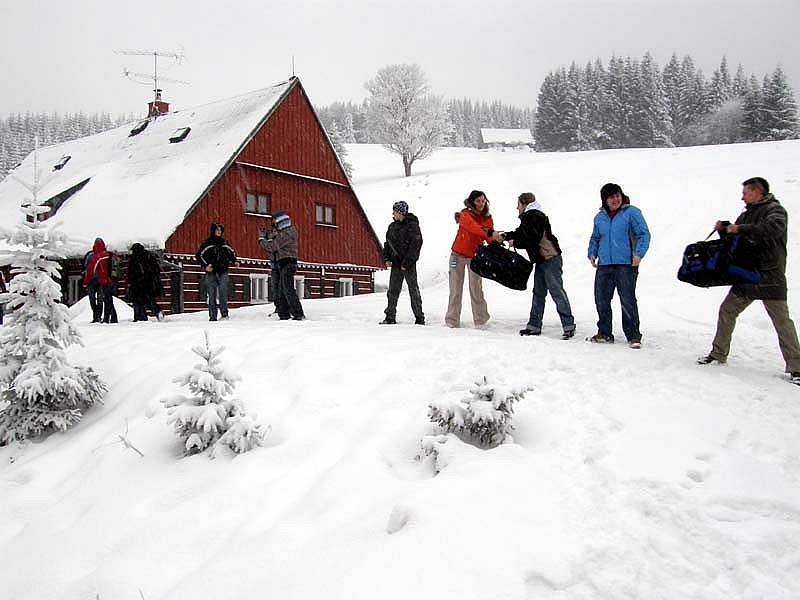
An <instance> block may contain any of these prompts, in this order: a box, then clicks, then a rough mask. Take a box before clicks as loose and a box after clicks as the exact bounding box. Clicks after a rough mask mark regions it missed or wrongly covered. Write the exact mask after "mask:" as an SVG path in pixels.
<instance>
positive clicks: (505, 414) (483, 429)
mask: <svg viewBox="0 0 800 600" xmlns="http://www.w3.org/2000/svg"><path fill="white" fill-rule="evenodd" d="M469 391H470V394H471V395H470V396H468V397H466V398H462V399H461V400H460V401H458V402H453V401H452V400H446V399H445V400H437V401H434V402H431V403H430V405H429V407H428V416H429V417H430V419H431V421H432V422H434V423H436V424H437V425H439V426H440V427H442V429H444V430H445V431H447V432H451V433H455V434H458V435H460V436H466V437H467V438H469V439H471V440H473V441H475V442H477V443H478V444H480V445H481V446H484V447H489V446H496V445H498V444H502V443H503V442H505V441H508V440H509V439H510V437H511V431H512V430H513V429H514V426H513V424H512V419H513V416H514V403H515V402H518V401H519V400H521V399H522V398H523V397H524V395H525V393H526V392H527V391H528V389H526V388H510V387H507V386H505V385H502V384H499V383H494V382H490V381H488V380H487V378H486V377H484V378H483V381H479V382H476V383H475V385H473V386H472V387H471V388H470V390H469Z"/></svg>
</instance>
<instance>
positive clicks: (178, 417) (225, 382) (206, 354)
mask: <svg viewBox="0 0 800 600" xmlns="http://www.w3.org/2000/svg"><path fill="white" fill-rule="evenodd" d="M204 339H205V344H204V345H203V346H195V347H194V348H192V352H194V353H195V354H197V355H198V356H199V357H200V358H202V359H203V362H202V363H199V364H196V365H195V366H194V367H192V368H191V369H190V370H189V371H188V372H187V373H185V374H184V375H181V376H179V377H176V378H175V379H173V381H174V382H175V383H179V384H181V385H182V386H186V387H187V388H189V392H190V394H189V395H184V394H178V395H176V396H172V397H170V398H166V399H164V400H163V402H164V405H165V406H166V407H167V411H168V414H169V417H168V419H167V422H168V423H170V424H172V425H173V427H174V429H175V433H176V434H177V435H178V437H179V438H180V439H181V441H182V442H183V446H184V449H185V452H186V454H196V453H198V452H203V451H204V450H206V449H207V448H211V455H212V457H213V456H214V454H215V452H216V450H217V448H218V447H220V446H227V447H229V448H230V449H231V450H233V451H234V452H236V453H239V454H241V453H243V452H247V451H248V450H252V449H253V448H256V447H257V446H260V445H261V444H262V443H263V441H264V437H265V435H266V432H265V430H264V428H263V427H262V425H260V424H259V423H257V422H256V421H255V420H254V419H253V418H252V417H251V416H250V415H248V414H247V413H246V412H245V409H244V404H243V403H242V401H241V400H238V399H236V398H234V397H233V396H232V394H233V389H234V387H235V386H236V382H237V381H240V380H241V377H240V376H239V375H237V374H236V373H233V372H232V371H229V370H228V369H226V368H225V367H224V366H223V365H222V360H221V359H220V358H219V356H220V354H222V352H223V350H225V348H224V346H216V347H212V346H211V343H210V341H209V338H208V331H206V332H204Z"/></svg>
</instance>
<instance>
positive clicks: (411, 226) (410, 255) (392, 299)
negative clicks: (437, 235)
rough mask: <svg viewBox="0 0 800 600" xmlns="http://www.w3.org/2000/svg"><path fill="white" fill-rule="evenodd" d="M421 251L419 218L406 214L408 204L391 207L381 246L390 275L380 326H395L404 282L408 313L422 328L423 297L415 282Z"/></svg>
mask: <svg viewBox="0 0 800 600" xmlns="http://www.w3.org/2000/svg"><path fill="white" fill-rule="evenodd" d="M421 248H422V232H421V231H420V229H419V219H417V217H416V215H414V214H412V213H410V212H408V203H406V202H404V201H402V200H400V201H399V202H395V203H394V205H392V222H391V223H390V224H389V228H388V229H387V230H386V243H385V244H384V245H383V262H384V264H385V265H386V268H387V269H391V271H390V274H389V291H387V292H386V296H387V298H388V304H387V306H386V310H385V311H383V312H385V313H386V318H384V319H383V321H381V324H382V325H394V324H395V323H396V322H397V320H396V318H397V300H398V299H399V298H400V291H401V290H402V289H403V280H405V282H406V285H408V295H409V296H410V297H411V310H412V311H413V313H414V323H416V324H417V325H425V313H423V312H422V295H421V294H420V293H419V283H418V282H417V261H418V260H419V251H420V249H421Z"/></svg>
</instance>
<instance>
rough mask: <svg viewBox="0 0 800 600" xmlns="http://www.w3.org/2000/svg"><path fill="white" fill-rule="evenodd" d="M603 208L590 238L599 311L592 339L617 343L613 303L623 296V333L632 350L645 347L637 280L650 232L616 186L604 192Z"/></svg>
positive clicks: (637, 211) (606, 185)
mask: <svg viewBox="0 0 800 600" xmlns="http://www.w3.org/2000/svg"><path fill="white" fill-rule="evenodd" d="M600 200H601V201H602V205H601V207H600V211H599V212H598V213H597V215H596V216H595V218H594V228H593V229H592V235H591V237H590V238H589V250H588V258H589V261H590V262H591V263H592V266H593V267H595V268H596V269H597V271H596V272H595V276H594V303H595V306H596V307H597V317H598V320H597V333H596V334H595V335H593V336H592V337H591V338H589V341H591V342H596V343H613V342H614V334H613V333H612V312H611V299H612V298H613V297H614V291H616V292H617V293H618V294H619V301H620V305H621V306H622V330H623V331H624V332H625V337H626V338H627V340H628V345H629V346H630V347H631V348H634V349H638V348H641V347H642V334H641V332H640V331H639V307H638V304H637V301H636V280H637V279H638V277H639V263H641V261H642V259H643V258H644V255H645V254H646V253H647V249H648V247H649V246H650V230H649V229H648V228H647V222H646V221H645V220H644V215H642V211H641V210H639V209H638V208H636V207H635V206H632V205H631V203H630V199H629V198H628V197H627V196H626V195H625V194H624V193H623V191H622V188H621V187H620V186H619V185H617V184H616V183H607V184H605V185H604V186H603V187H602V188H601V189H600Z"/></svg>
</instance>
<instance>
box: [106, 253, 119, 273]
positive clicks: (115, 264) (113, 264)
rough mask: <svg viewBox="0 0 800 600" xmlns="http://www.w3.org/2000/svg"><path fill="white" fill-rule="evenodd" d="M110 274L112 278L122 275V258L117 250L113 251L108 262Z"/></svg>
mask: <svg viewBox="0 0 800 600" xmlns="http://www.w3.org/2000/svg"><path fill="white" fill-rule="evenodd" d="M108 276H109V277H110V278H111V279H120V278H121V277H122V259H121V258H120V257H119V254H117V253H116V252H111V253H110V257H109V264H108Z"/></svg>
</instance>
